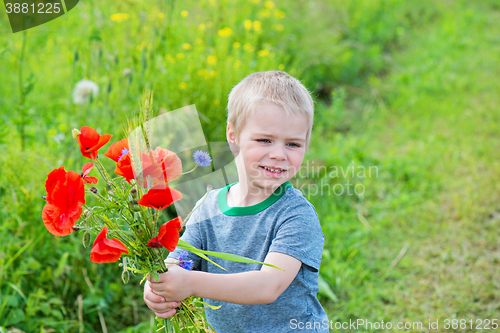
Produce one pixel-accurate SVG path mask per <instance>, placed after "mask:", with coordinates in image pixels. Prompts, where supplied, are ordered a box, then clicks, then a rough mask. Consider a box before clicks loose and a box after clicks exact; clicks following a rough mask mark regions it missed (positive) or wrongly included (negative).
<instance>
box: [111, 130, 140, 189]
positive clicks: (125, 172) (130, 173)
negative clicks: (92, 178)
mask: <svg viewBox="0 0 500 333" xmlns="http://www.w3.org/2000/svg"><path fill="white" fill-rule="evenodd" d="M104 156H106V157H109V158H110V159H112V160H113V161H115V162H116V168H115V173H116V174H117V175H119V176H122V177H125V180H126V181H128V182H129V184H130V181H131V180H132V179H134V178H135V177H134V170H133V168H132V162H131V160H130V154H129V146H128V139H122V140H120V141H118V142H115V143H113V144H112V145H111V146H110V147H109V149H108V151H107V152H106V153H105V154H104Z"/></svg>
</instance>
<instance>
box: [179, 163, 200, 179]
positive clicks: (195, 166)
mask: <svg viewBox="0 0 500 333" xmlns="http://www.w3.org/2000/svg"><path fill="white" fill-rule="evenodd" d="M197 167H198V164H195V165H194V168H192V169H191V170H189V171H186V172H183V173H181V176H182V175H186V174H188V173H191V172H193V171H194V170H196V168H197Z"/></svg>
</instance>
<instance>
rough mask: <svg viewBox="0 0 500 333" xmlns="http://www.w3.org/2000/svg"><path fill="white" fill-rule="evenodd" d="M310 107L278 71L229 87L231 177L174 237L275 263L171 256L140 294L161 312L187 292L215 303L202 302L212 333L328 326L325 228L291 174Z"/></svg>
mask: <svg viewBox="0 0 500 333" xmlns="http://www.w3.org/2000/svg"><path fill="white" fill-rule="evenodd" d="M313 115H314V105H313V101H312V99H311V97H310V95H309V93H308V91H307V89H306V88H305V87H304V86H303V85H302V84H301V83H300V82H299V81H298V80H297V79H295V78H293V77H291V76H290V75H288V74H286V73H284V72H281V71H269V72H258V73H254V74H251V75H249V76H248V77H246V78H245V79H243V80H242V81H241V82H240V83H239V84H238V85H236V86H235V87H234V88H233V90H232V91H231V93H230V95H229V101H228V121H227V132H226V134H227V140H228V143H229V145H230V147H231V151H232V152H233V153H234V154H235V155H237V156H236V167H237V170H238V179H239V181H238V182H236V183H233V184H230V185H228V186H226V187H224V188H222V189H219V190H213V191H211V192H210V193H209V194H208V196H207V198H206V200H205V201H204V202H203V204H202V205H201V206H200V207H199V208H198V209H197V210H196V211H195V212H194V213H193V215H192V218H191V219H190V221H189V222H188V224H187V225H186V230H185V232H184V234H183V236H182V239H183V240H185V241H187V242H188V243H190V244H191V245H193V246H195V247H198V248H201V249H203V250H210V251H219V252H226V253H233V254H238V255H242V256H246V257H249V258H252V259H255V260H258V261H263V262H266V263H269V264H273V265H275V266H278V267H280V268H281V269H282V270H279V269H276V268H272V267H268V266H262V265H254V264H245V263H237V262H231V261H223V260H220V259H217V258H215V259H214V261H215V262H217V263H218V264H220V265H221V266H223V267H224V268H226V269H227V272H224V271H222V270H221V269H220V268H218V267H216V266H215V265H213V264H211V263H209V262H207V261H205V260H202V259H201V258H199V257H197V256H196V255H194V254H192V253H189V255H188V258H187V259H191V260H193V261H194V270H193V271H188V270H185V269H182V268H180V267H177V266H176V265H170V266H169V270H168V272H166V273H164V274H161V275H160V279H159V281H158V282H152V281H147V282H146V285H145V288H144V300H145V302H146V304H147V305H148V307H149V308H150V309H152V310H153V311H154V312H155V313H156V315H157V316H158V317H159V318H168V317H170V316H172V315H173V314H175V311H176V310H175V307H177V306H179V305H180V303H179V302H177V301H180V300H183V299H184V298H186V297H188V296H190V295H195V296H198V297H203V298H205V300H206V301H207V302H209V304H212V305H214V306H219V305H220V306H221V308H220V309H217V310H210V309H208V310H206V317H207V320H208V322H209V323H210V324H211V325H212V326H213V327H214V329H215V330H216V332H218V333H228V332H259V333H261V332H273V333H275V332H290V331H296V330H301V329H304V330H306V328H307V331H309V332H328V324H327V323H328V318H327V316H326V313H325V311H324V310H323V308H322V307H321V304H320V303H319V302H318V300H317V298H316V293H317V291H318V287H317V283H318V275H319V272H318V270H319V267H320V262H321V255H322V251H323V244H324V238H323V233H322V231H321V226H320V224H319V220H318V216H317V214H316V211H315V209H314V207H313V206H312V205H311V204H310V203H309V202H308V201H307V199H305V198H304V196H303V195H302V193H301V192H300V191H299V190H297V189H295V188H293V187H292V185H291V184H290V182H289V180H290V179H291V178H292V177H293V176H294V175H295V174H296V173H297V172H298V170H299V168H300V166H301V164H302V161H303V159H304V154H305V152H306V151H307V148H308V145H309V139H310V135H311V129H312V122H313ZM179 253H180V251H179V250H176V251H174V252H173V253H172V254H171V255H170V256H171V257H177V256H178V255H179Z"/></svg>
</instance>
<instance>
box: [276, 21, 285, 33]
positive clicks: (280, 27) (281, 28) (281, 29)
mask: <svg viewBox="0 0 500 333" xmlns="http://www.w3.org/2000/svg"><path fill="white" fill-rule="evenodd" d="M274 29H276V31H279V32H281V31H283V30H285V26H284V25H283V24H281V23H278V24H276V25H275V26H274Z"/></svg>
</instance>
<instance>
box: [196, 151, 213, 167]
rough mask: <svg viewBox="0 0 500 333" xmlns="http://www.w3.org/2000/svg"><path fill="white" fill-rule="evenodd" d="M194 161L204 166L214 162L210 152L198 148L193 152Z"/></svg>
mask: <svg viewBox="0 0 500 333" xmlns="http://www.w3.org/2000/svg"><path fill="white" fill-rule="evenodd" d="M193 158H194V163H196V164H198V165H199V166H202V167H209V166H210V163H212V158H211V157H210V154H209V153H207V152H206V151H203V150H197V151H195V152H194V153H193Z"/></svg>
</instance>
